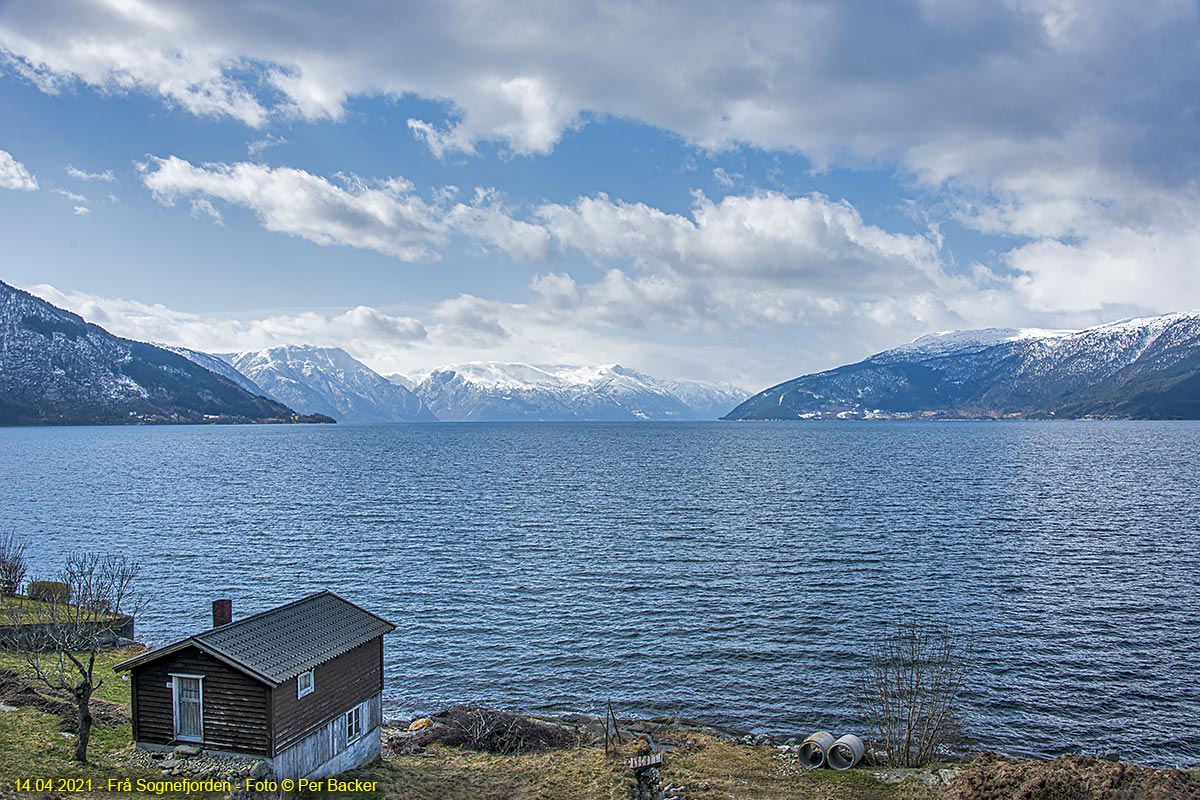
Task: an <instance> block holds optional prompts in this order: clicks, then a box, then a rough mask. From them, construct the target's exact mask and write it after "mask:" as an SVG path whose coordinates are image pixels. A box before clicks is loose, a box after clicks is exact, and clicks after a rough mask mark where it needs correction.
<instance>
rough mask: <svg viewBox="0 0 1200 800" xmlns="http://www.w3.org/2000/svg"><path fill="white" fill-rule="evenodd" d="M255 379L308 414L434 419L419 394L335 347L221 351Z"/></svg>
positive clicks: (343, 419) (371, 419) (361, 419)
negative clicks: (236, 351)
mask: <svg viewBox="0 0 1200 800" xmlns="http://www.w3.org/2000/svg"><path fill="white" fill-rule="evenodd" d="M219 357H220V358H221V359H223V360H225V361H227V362H228V363H229V365H230V366H231V367H232V368H233V369H236V370H237V371H238V372H239V373H241V374H242V375H244V376H245V377H246V378H248V379H249V380H251V381H253V382H254V384H255V385H257V386H259V387H261V388H262V390H263V391H264V392H265V393H266V394H267V395H269V396H270V397H273V398H274V399H276V400H278V401H279V402H281V403H287V404H288V405H290V406H291V407H292V408H295V409H297V410H300V411H302V412H303V413H306V414H327V415H329V416H331V417H333V418H334V419H336V420H338V421H341V422H435V421H436V417H434V415H433V414H431V413H430V412H429V409H427V408H426V407H425V404H424V403H423V402H422V401H421V399H420V398H419V397H417V396H416V395H415V394H413V393H412V392H411V391H409V390H408V389H406V388H404V387H403V386H400V385H398V384H395V383H393V382H392V381H389V380H388V379H386V378H384V377H383V376H381V375H379V374H378V373H376V372H375V371H374V370H372V369H371V368H370V367H368V366H366V365H365V364H363V363H362V362H360V361H357V360H356V359H354V358H353V357H351V356H350V354H348V353H347V352H346V351H345V350H342V349H340V348H336V347H312V346H308V345H280V346H278V347H271V348H268V349H266V350H258V351H251V352H245V353H233V354H222V355H220V356H219Z"/></svg>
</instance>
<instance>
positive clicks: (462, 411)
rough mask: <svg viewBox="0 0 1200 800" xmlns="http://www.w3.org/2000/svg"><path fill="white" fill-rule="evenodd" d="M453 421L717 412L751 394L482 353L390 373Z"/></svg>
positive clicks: (617, 369) (621, 370)
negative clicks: (482, 357)
mask: <svg viewBox="0 0 1200 800" xmlns="http://www.w3.org/2000/svg"><path fill="white" fill-rule="evenodd" d="M390 379H391V380H392V381H394V382H396V383H398V384H401V383H407V384H408V385H412V386H414V387H415V388H414V391H415V392H416V394H417V396H418V397H420V398H421V399H422V400H423V401H424V402H425V404H426V406H428V407H429V409H430V410H431V411H433V413H434V414H436V415H437V417H438V418H439V419H442V420H448V421H513V420H525V421H577V420H688V419H716V418H717V417H718V416H719V415H720V414H721V413H723V412H725V411H727V410H729V409H730V408H732V407H733V406H734V405H735V404H736V403H737V402H738V401H740V400H741V399H743V398H744V397H745V396H746V394H747V393H746V392H744V391H742V390H741V389H739V388H737V387H736V386H733V385H731V384H705V383H700V382H695V381H664V380H659V379H656V378H653V377H650V376H648V375H644V374H642V373H640V372H638V371H636V370H632V369H628V368H626V367H622V366H620V365H616V364H612V365H606V366H591V367H577V366H564V365H541V364H508V363H500V362H494V361H478V362H470V363H466V364H453V365H448V366H444V367H439V368H437V369H434V370H430V371H428V372H418V373H412V374H410V375H392V376H390Z"/></svg>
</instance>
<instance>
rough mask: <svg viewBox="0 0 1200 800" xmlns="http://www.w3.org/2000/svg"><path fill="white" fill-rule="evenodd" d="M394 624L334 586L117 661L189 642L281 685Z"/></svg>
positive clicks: (148, 656) (147, 657)
mask: <svg viewBox="0 0 1200 800" xmlns="http://www.w3.org/2000/svg"><path fill="white" fill-rule="evenodd" d="M395 629H396V626H395V625H393V624H392V623H390V622H388V621H387V620H385V619H383V618H382V617H379V616H376V615H375V614H372V613H371V612H370V611H367V610H365V609H363V608H359V607H358V606H356V605H355V604H354V603H351V602H350V601H349V600H344V599H343V598H341V597H338V596H337V595H336V594H334V593H333V592H330V591H323V592H317V593H316V594H311V595H309V596H308V597H304V598H301V599H299V600H296V601H294V602H291V603H288V604H287V605H282V606H279V607H278V608H272V609H270V610H269V611H263V612H261V613H259V614H254V615H253V616H249V617H246V618H245V619H239V620H234V621H233V622H231V623H229V624H228V625H222V626H221V627H219V628H213V629H211V630H207V631H204V632H203V633H198V634H196V635H195V636H190V637H188V638H187V639H184V640H182V641H179V642H176V643H174V644H172V645H168V646H167V647H162V648H159V649H158V650H152V651H150V652H148V653H143V654H142V655H140V656H137V657H135V658H131V659H129V660H128V661H124V662H122V663H120V664H117V665H116V667H114V669H116V670H118V671H124V670H127V669H130V668H132V667H136V666H138V665H139V664H144V663H146V662H149V661H153V660H155V659H157V658H159V657H161V656H164V655H167V654H168V653H171V652H174V651H176V650H178V649H180V648H182V647H186V646H187V645H189V644H193V645H196V646H197V647H199V648H200V649H201V650H205V651H207V652H209V653H210V654H212V655H213V656H216V657H217V658H219V659H221V660H222V661H225V662H227V663H229V664H231V665H233V666H235V667H240V668H241V669H243V670H245V671H246V672H249V673H250V674H252V675H254V676H255V677H256V678H259V679H260V680H263V681H265V682H267V683H271V684H274V685H279V684H281V683H283V682H284V681H286V680H288V679H289V678H294V677H296V676H297V675H299V674H300V673H301V672H305V671H307V670H309V669H312V668H313V667H315V666H316V665H317V664H321V663H323V662H325V661H328V660H329V659H331V658H336V657H337V656H340V655H341V654H342V653H345V652H346V651H348V650H350V649H352V648H354V647H357V646H358V645H360V644H362V643H363V642H368V641H370V640H371V639H374V638H375V637H376V636H381V635H383V634H385V633H390V632H391V631H394V630H395Z"/></svg>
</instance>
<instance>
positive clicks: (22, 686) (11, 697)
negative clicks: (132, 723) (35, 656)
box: [0, 668, 129, 731]
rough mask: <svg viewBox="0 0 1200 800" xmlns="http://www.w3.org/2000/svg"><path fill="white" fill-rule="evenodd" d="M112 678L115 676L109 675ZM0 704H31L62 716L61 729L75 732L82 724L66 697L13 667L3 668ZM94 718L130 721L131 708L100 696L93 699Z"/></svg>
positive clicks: (107, 721) (102, 721)
mask: <svg viewBox="0 0 1200 800" xmlns="http://www.w3.org/2000/svg"><path fill="white" fill-rule="evenodd" d="M108 679H110V680H111V679H113V678H112V676H108ZM0 705H6V706H15V707H18V708H20V707H22V706H31V707H33V708H36V709H38V710H39V711H45V712H46V713H47V714H53V715H54V716H56V717H58V718H59V720H60V721H59V730H62V731H74V730H77V729H78V727H79V712H78V710H77V709H76V708H75V704H74V703H73V702H71V701H70V700H68V699H67V698H66V697H63V696H60V695H57V694H51V692H50V690H49V689H48V688H47V687H45V686H43V685H42V684H40V683H38V681H37V680H36V679H33V678H30V677H28V676H25V675H22V674H20V673H18V672H15V671H13V670H12V669H9V668H0ZM91 706H92V717H93V718H94V719H95V721H96V722H97V723H98V724H100V725H108V726H114V725H120V724H122V723H125V722H129V709H127V708H125V707H124V706H120V705H117V704H116V703H110V702H108V701H106V700H102V699H100V698H98V697H93V698H92V704H91Z"/></svg>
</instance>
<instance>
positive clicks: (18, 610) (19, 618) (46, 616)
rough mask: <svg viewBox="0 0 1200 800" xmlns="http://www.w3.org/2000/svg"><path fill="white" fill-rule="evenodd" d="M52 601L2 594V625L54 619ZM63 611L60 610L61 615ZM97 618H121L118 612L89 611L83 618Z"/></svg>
mask: <svg viewBox="0 0 1200 800" xmlns="http://www.w3.org/2000/svg"><path fill="white" fill-rule="evenodd" d="M52 607H53V606H52V604H51V603H47V602H46V601H44V600H31V599H30V598H28V597H22V596H20V595H6V596H0V625H36V624H38V623H42V622H51V621H53V616H52V615H51V613H50V609H51V608H52ZM67 607H68V609H70V610H71V611H74V609H75V606H73V605H70V604H68V606H67ZM61 614H62V612H61V611H59V615H60V616H61ZM92 618H95V619H96V620H97V621H99V620H100V619H107V620H115V619H119V617H118V616H117V615H116V614H104V615H101V614H97V613H95V612H89V613H88V614H86V615H84V617H83V619H84V620H88V619H92Z"/></svg>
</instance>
